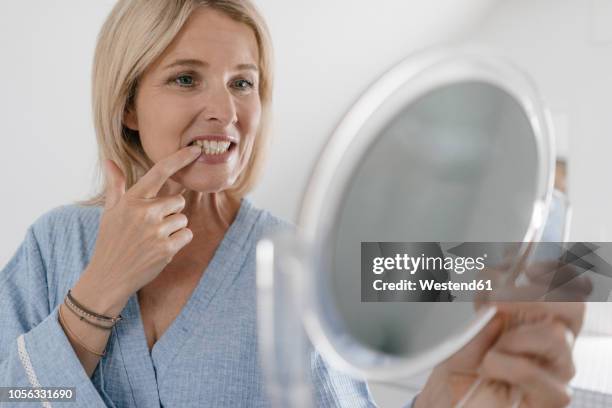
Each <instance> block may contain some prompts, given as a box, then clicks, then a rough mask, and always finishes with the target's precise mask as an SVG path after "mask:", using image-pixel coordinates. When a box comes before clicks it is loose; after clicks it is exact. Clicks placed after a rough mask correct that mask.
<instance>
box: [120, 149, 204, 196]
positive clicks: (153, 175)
mask: <svg viewBox="0 0 612 408" xmlns="http://www.w3.org/2000/svg"><path fill="white" fill-rule="evenodd" d="M201 153H202V149H200V148H199V147H197V146H188V147H185V148H183V149H180V150H178V151H176V152H174V153H173V154H171V155H170V156H168V157H166V158H165V159H162V160H160V161H159V162H157V163H155V165H154V166H153V167H151V169H150V170H149V171H148V172H147V173H146V174H145V175H144V176H142V177H141V179H140V180H138V182H137V183H136V184H134V185H133V186H132V188H131V189H130V191H129V193H130V194H133V195H134V196H135V197H139V198H153V197H155V196H157V193H159V190H160V189H161V188H162V186H163V185H164V183H165V182H166V181H168V179H169V178H170V177H171V176H172V175H173V174H174V173H176V172H177V171H179V170H180V169H182V168H183V167H185V166H187V165H188V164H189V163H191V162H193V161H194V160H195V159H196V158H197V157H198V156H199V155H200V154H201Z"/></svg>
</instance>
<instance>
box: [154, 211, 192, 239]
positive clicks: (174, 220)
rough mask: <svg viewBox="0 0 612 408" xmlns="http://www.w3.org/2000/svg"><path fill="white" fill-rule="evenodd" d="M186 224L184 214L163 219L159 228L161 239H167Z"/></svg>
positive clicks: (186, 220)
mask: <svg viewBox="0 0 612 408" xmlns="http://www.w3.org/2000/svg"><path fill="white" fill-rule="evenodd" d="M187 224H188V219H187V216H186V215H185V214H181V213H178V214H172V215H169V216H167V217H166V218H164V221H163V222H162V224H161V225H160V227H159V232H160V234H161V236H162V237H169V236H170V235H172V234H173V233H175V232H176V231H178V230H180V229H181V228H185V227H186V226H187Z"/></svg>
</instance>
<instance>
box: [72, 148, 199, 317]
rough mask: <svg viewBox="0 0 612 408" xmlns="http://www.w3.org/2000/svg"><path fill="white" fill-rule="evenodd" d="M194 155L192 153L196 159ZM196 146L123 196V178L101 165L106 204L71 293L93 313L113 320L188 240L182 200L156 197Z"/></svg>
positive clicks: (179, 153) (162, 162)
mask: <svg viewBox="0 0 612 408" xmlns="http://www.w3.org/2000/svg"><path fill="white" fill-rule="evenodd" d="M196 151H197V153H198V154H196ZM200 153H201V149H200V148H197V147H193V146H192V147H188V148H183V149H181V150H179V151H177V152H175V153H173V154H172V155H170V156H168V157H167V158H165V159H163V160H160V161H159V162H158V163H156V164H155V165H154V166H153V167H152V168H151V169H150V170H149V171H148V172H147V173H146V174H145V175H144V176H143V177H141V178H140V180H138V182H136V183H135V184H134V185H133V186H132V187H131V188H130V189H129V190H128V191H125V176H124V175H123V173H122V172H121V170H120V169H119V168H118V167H117V165H116V164H115V163H114V162H113V161H112V160H107V161H106V162H105V165H106V168H105V171H106V177H107V185H106V201H105V206H104V211H103V213H102V217H101V219H100V226H99V231H98V238H97V241H96V245H95V249H94V253H93V255H92V258H91V261H90V263H89V265H88V266H87V268H86V269H85V272H84V273H83V275H82V276H81V278H80V279H79V281H78V282H77V283H76V285H75V286H74V288H73V289H72V293H73V294H74V296H75V298H76V299H78V300H79V301H81V302H82V303H83V304H85V305H86V306H87V307H90V308H91V309H93V310H94V311H96V312H97V313H101V314H107V315H112V316H116V315H118V314H119V313H120V312H121V310H122V309H123V307H124V306H125V304H126V303H127V301H128V299H129V297H130V296H131V295H132V294H133V293H135V292H137V291H138V290H139V289H140V288H142V287H143V286H145V285H146V284H147V283H149V282H151V281H152V280H153V279H155V277H157V276H158V275H159V274H160V272H161V271H162V270H163V269H164V267H165V266H166V265H168V264H169V263H170V261H171V260H172V258H173V257H174V255H175V254H176V253H177V252H178V251H179V250H180V249H181V248H183V247H184V246H185V245H187V244H188V243H189V242H190V241H191V239H192V238H193V234H192V232H191V230H190V229H189V228H187V223H188V220H187V217H186V216H185V215H184V214H181V211H182V210H183V208H184V207H185V199H184V198H183V196H182V195H181V194H180V193H179V194H176V195H169V196H164V197H157V194H158V193H159V191H160V189H161V188H162V187H163V185H164V184H165V183H166V181H167V180H168V179H169V178H170V177H171V176H172V175H173V174H174V173H176V172H177V171H178V170H180V169H182V168H183V167H185V166H187V165H188V164H190V163H191V162H193V161H194V160H195V159H196V158H197V157H198V156H199V154H200Z"/></svg>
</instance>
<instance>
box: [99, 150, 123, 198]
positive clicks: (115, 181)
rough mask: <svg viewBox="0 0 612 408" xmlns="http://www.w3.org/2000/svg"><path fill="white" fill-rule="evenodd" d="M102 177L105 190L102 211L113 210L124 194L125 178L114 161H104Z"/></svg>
mask: <svg viewBox="0 0 612 408" xmlns="http://www.w3.org/2000/svg"><path fill="white" fill-rule="evenodd" d="M104 175H105V179H106V188H105V196H104V209H106V210H108V209H110V208H113V207H114V206H115V205H116V204H117V203H118V202H119V200H120V199H121V197H122V196H123V194H124V193H125V176H124V175H123V172H122V171H121V169H120V168H119V166H117V164H115V162H114V161H112V160H110V159H107V160H105V161H104Z"/></svg>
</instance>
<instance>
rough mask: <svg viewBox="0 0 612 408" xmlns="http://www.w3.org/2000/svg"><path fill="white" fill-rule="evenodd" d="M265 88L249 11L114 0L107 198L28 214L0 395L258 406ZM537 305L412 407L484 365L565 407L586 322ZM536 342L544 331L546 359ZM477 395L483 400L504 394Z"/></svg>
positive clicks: (8, 276)
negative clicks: (256, 189) (259, 189)
mask: <svg viewBox="0 0 612 408" xmlns="http://www.w3.org/2000/svg"><path fill="white" fill-rule="evenodd" d="M271 93H272V66H271V49H270V40H269V37H268V34H267V30H266V28H265V24H264V22H263V20H262V18H261V16H260V15H259V14H258V13H257V11H256V10H255V8H254V7H253V6H252V5H251V4H250V3H249V2H248V1H244V0H243V1H241V0H221V1H213V0H210V1H203V0H182V1H167V0H120V1H119V2H118V3H117V4H116V6H115V7H114V9H113V11H112V13H111V14H110V16H109V17H108V19H107V21H106V22H105V24H104V26H103V28H102V31H101V33H100V36H99V39H98V45H97V48H96V54H95V61H94V70H93V111H94V120H95V125H96V133H97V140H98V145H99V152H100V159H101V162H102V163H104V171H105V188H104V190H103V191H101V192H100V193H99V194H98V195H96V196H95V197H94V198H93V199H91V200H89V201H87V202H83V203H80V204H79V205H67V206H63V207H60V208H57V209H55V210H53V211H50V212H48V213H47V214H45V215H43V216H42V217H40V218H39V219H38V220H36V222H35V223H34V224H33V225H32V226H31V227H30V228H29V229H28V232H27V235H26V239H25V241H24V242H23V243H22V245H21V246H20V248H19V249H18V251H17V253H16V254H15V256H14V257H13V258H12V259H11V261H10V262H9V264H8V265H7V266H6V267H5V269H4V270H3V271H2V273H1V275H0V317H1V320H0V326H1V333H2V335H1V336H0V353H1V354H0V364H1V365H0V379H1V383H2V385H10V386H19V387H24V386H45V387H49V386H57V387H60V386H62V387H76V401H77V404H76V406H87V407H95V406H99V407H102V406H117V407H131V406H146V407H155V406H161V405H163V406H168V407H189V406H201V405H205V406H212V407H225V406H227V407H239V406H265V405H268V400H267V397H266V394H265V391H264V383H263V379H262V374H261V371H260V368H259V363H258V361H257V345H256V337H257V336H256V316H255V281H254V245H255V243H256V242H257V240H258V239H259V237H260V236H261V235H262V234H263V233H264V232H265V231H267V230H269V229H270V228H274V227H276V226H281V225H286V223H285V222H283V221H282V220H279V219H277V218H275V217H274V216H272V215H271V214H269V213H268V212H266V211H262V210H259V209H256V208H255V207H254V206H253V205H252V204H251V203H250V202H249V201H248V200H247V199H245V198H244V195H245V194H246V193H247V192H248V191H249V189H250V188H251V187H252V186H253V184H254V182H255V180H256V177H257V171H258V169H259V168H260V166H261V163H262V160H263V153H264V150H265V147H266V139H267V135H268V132H267V125H268V123H269V112H270V103H271ZM503 307H506V308H507V311H508V312H513V311H516V310H518V308H520V307H524V306H516V305H506V306H501V305H500V308H502V309H503ZM533 308H540V309H542V310H544V309H546V310H544V311H546V312H547V313H549V314H551V315H554V316H556V317H557V318H556V319H555V320H554V321H550V322H548V323H540V324H539V325H533V327H530V328H527V329H523V331H521V332H518V331H515V332H508V333H505V334H501V336H500V332H501V324H500V323H499V321H497V320H495V321H493V322H492V323H491V324H490V325H489V326H488V327H487V330H485V331H483V333H481V335H480V336H478V337H477V338H476V339H474V340H473V341H472V342H471V343H470V344H469V345H468V346H467V347H465V348H464V349H463V350H462V351H460V352H459V353H457V354H456V355H455V356H453V357H452V358H451V359H449V360H447V361H445V362H444V363H443V364H441V365H440V366H438V367H437V368H436V370H435V371H434V374H433V375H432V377H431V378H430V380H429V381H428V383H427V385H426V386H425V388H424V390H423V391H422V393H421V394H420V396H419V398H418V399H417V400H416V401H415V402H414V406H416V407H419V408H420V407H446V406H450V405H449V404H451V403H453V402H456V401H458V400H459V399H460V398H461V396H462V395H463V394H464V393H465V392H466V390H467V388H468V386H469V384H470V383H471V382H472V381H473V380H474V378H475V375H476V368H478V367H481V369H482V374H483V375H485V376H486V377H487V378H491V379H497V380H502V381H505V382H507V383H509V384H512V385H514V386H516V387H518V388H521V389H522V390H523V391H524V395H525V401H526V402H528V403H529V404H530V405H529V406H538V407H557V406H562V405H561V404H563V403H565V402H566V400H567V392H566V390H565V386H566V384H567V381H569V378H571V374H572V373H573V365H572V362H571V344H570V343H568V342H567V341H566V340H565V339H566V333H567V332H568V328H569V329H570V330H571V333H573V334H574V335H575V334H576V333H577V332H578V330H579V328H580V325H581V321H582V312H583V310H582V308H581V305H579V304H577V306H574V305H565V306H562V307H552V306H551V305H545V304H542V305H535V306H534V305H532V309H531V310H533ZM543 330H544V331H546V330H548V331H549V332H548V333H550V332H551V330H552V333H554V334H553V335H549V336H548V338H551V339H553V340H552V341H550V342H548V343H547V346H550V347H549V349H546V350H544V349H542V347H540V346H537V344H538V343H541V342H539V339H538V337H537V336H538V335H541V333H542V331H543ZM494 343H495V344H494ZM534 344H535V345H536V346H534ZM551 353H552V354H551ZM525 355H529V356H530V357H536V358H537V359H538V360H539V361H545V362H546V364H543V363H536V362H535V361H536V359H534V358H527V357H525ZM551 357H552V360H554V361H552V360H551ZM549 360H551V361H549ZM312 361H313V364H312V367H313V370H312V374H313V375H312V379H313V384H314V387H315V390H316V396H317V397H316V398H317V399H316V402H317V406H351V407H352V406H372V405H374V403H373V401H372V399H371V397H370V395H369V392H368V388H367V386H366V385H365V383H364V382H361V381H357V380H353V379H349V378H348V377H346V376H344V375H343V374H340V373H339V372H336V371H334V370H332V369H331V368H330V367H328V366H327V365H326V364H325V362H324V361H323V360H322V359H321V358H320V356H319V355H318V354H317V353H313V359H312ZM508 370H510V372H509V371H508ZM540 377H542V378H540ZM482 390H483V392H481V394H480V397H481V402H480V403H481V405H480V406H483V407H484V406H487V407H489V406H498V405H497V404H499V406H501V404H503V403H505V402H506V400H507V399H508V396H507V395H506V394H505V393H504V392H498V391H499V387H497V386H495V385H490V384H489V385H486V386H485V387H483V388H482ZM20 406H25V405H20Z"/></svg>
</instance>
